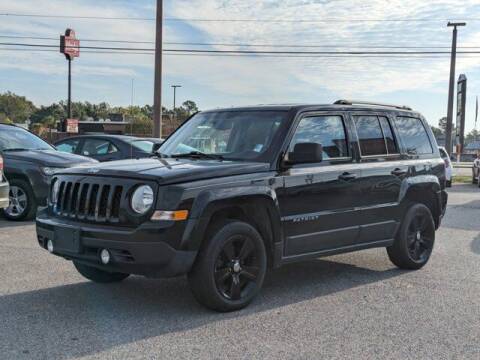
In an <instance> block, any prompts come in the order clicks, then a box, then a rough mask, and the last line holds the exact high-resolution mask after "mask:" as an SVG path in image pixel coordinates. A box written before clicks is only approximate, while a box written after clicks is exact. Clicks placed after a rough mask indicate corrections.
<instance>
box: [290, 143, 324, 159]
mask: <svg viewBox="0 0 480 360" xmlns="http://www.w3.org/2000/svg"><path fill="white" fill-rule="evenodd" d="M322 160H323V146H322V145H321V144H317V143H298V144H296V145H295V147H294V148H293V152H291V153H289V154H288V162H289V163H291V164H308V163H319V162H322Z"/></svg>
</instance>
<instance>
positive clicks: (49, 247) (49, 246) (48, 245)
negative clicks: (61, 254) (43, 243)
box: [47, 240, 53, 253]
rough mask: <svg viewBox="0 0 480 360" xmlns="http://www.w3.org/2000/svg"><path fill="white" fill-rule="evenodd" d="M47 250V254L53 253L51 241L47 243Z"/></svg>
mask: <svg viewBox="0 0 480 360" xmlns="http://www.w3.org/2000/svg"><path fill="white" fill-rule="evenodd" d="M47 250H48V252H49V253H53V242H52V240H48V241H47Z"/></svg>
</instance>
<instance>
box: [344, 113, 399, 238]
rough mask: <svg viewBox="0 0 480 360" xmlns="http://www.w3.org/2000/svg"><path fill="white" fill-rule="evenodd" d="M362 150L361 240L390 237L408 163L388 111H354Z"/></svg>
mask: <svg viewBox="0 0 480 360" xmlns="http://www.w3.org/2000/svg"><path fill="white" fill-rule="evenodd" d="M352 120H353V124H354V127H355V131H356V135H357V141H358V147H359V151H360V159H359V161H360V164H361V169H362V171H361V174H362V176H361V180H360V182H359V186H360V193H361V195H360V197H359V199H358V204H359V206H360V208H361V211H360V212H359V213H358V216H359V219H360V221H361V223H362V225H361V229H360V234H359V239H358V241H359V242H360V243H369V242H376V241H382V240H389V239H392V238H393V237H394V234H395V231H396V229H397V226H398V207H399V196H400V188H401V185H402V181H403V180H404V179H405V178H406V177H407V176H408V164H406V163H404V162H402V155H401V154H400V147H399V143H398V140H397V139H396V137H395V135H394V131H393V127H392V120H393V119H392V118H391V117H390V116H389V114H388V113H382V112H361V113H353V114H352Z"/></svg>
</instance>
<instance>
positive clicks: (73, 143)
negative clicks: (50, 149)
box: [56, 140, 80, 153]
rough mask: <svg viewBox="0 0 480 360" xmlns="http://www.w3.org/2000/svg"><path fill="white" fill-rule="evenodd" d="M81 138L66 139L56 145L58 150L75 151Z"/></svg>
mask: <svg viewBox="0 0 480 360" xmlns="http://www.w3.org/2000/svg"><path fill="white" fill-rule="evenodd" d="M79 143H80V140H66V141H64V142H62V143H60V144H58V145H57V146H56V148H57V150H58V151H61V152H66V153H74V152H76V151H77V148H78V144H79Z"/></svg>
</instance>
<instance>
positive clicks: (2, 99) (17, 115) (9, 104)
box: [0, 91, 36, 123]
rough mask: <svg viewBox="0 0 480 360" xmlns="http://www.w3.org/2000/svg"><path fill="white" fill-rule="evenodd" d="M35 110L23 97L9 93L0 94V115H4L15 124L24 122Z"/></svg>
mask: <svg viewBox="0 0 480 360" xmlns="http://www.w3.org/2000/svg"><path fill="white" fill-rule="evenodd" d="M35 110H36V108H35V105H33V103H32V102H31V101H29V100H27V98H26V97H25V96H19V95H16V94H14V93H12V92H10V91H7V92H6V93H4V94H0V114H4V115H5V117H7V118H9V119H10V120H12V121H13V122H15V123H24V122H26V121H27V120H28V119H29V118H30V116H31V115H32V113H33V112H34V111H35Z"/></svg>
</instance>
